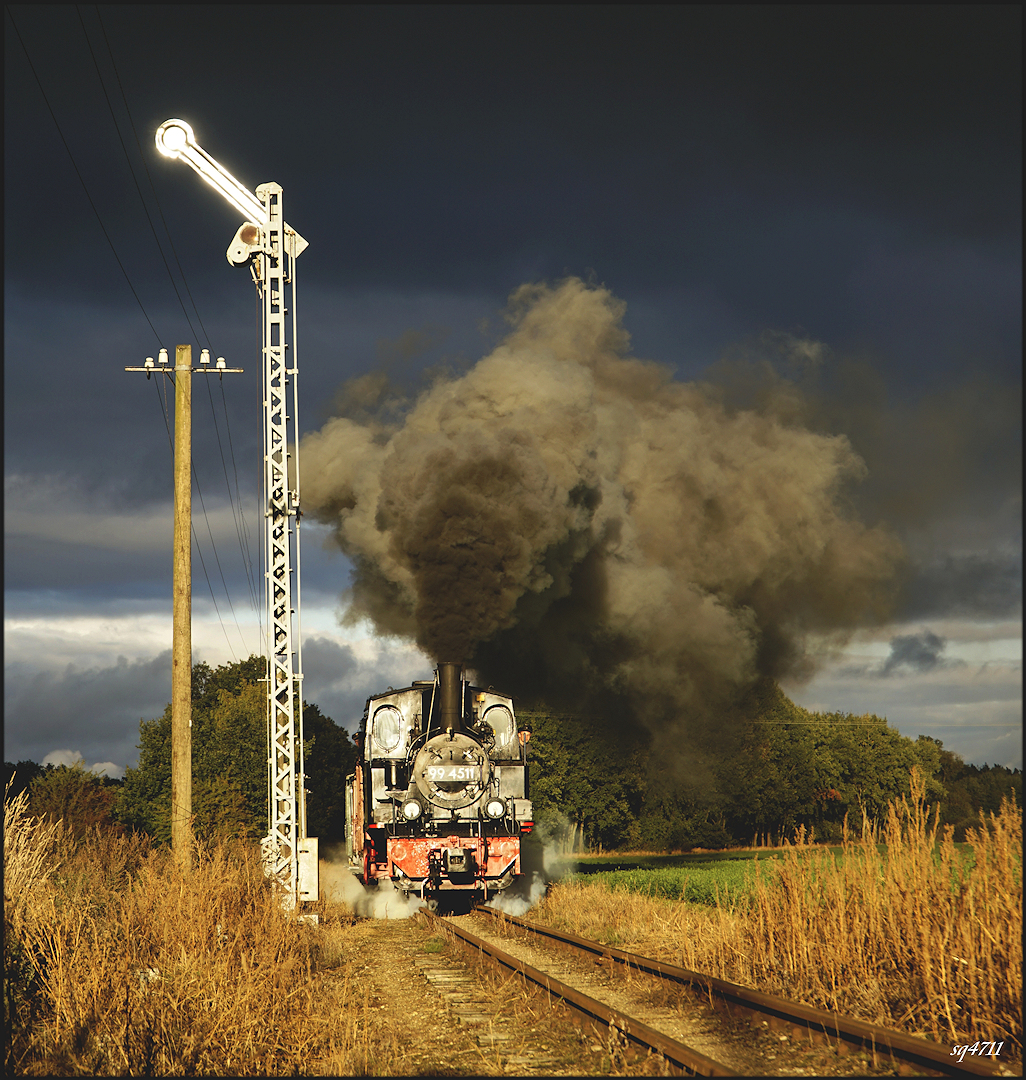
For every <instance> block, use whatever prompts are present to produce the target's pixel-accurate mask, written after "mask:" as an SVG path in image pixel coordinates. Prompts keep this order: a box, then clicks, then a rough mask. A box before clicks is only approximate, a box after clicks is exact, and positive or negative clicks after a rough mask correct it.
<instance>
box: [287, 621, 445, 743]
mask: <svg viewBox="0 0 1026 1080" xmlns="http://www.w3.org/2000/svg"><path fill="white" fill-rule="evenodd" d="M412 664H413V668H414V672H413V674H410V673H409V669H410V667H411V657H409V656H406V657H403V658H402V660H401V661H400V659H399V658H398V657H397V656H396V654H395V653H394V651H393V650H391V649H390V648H388V647H387V646H386V647H385V648H383V649H381V650H380V651H379V652H378V654H377V655H376V656H375V657H374V658H373V659H364V660H360V659H358V658H357V656H356V654H355V653H354V651H353V650H352V649H351V648H350V647H349V646H348V645H339V644H338V643H337V642H335V641H332V640H331V639H330V638H326V637H321V636H313V637H308V638H307V639H306V640H305V641H304V643H303V697H304V699H305V700H306V701H310V702H316V704H317V705H318V707H319V708H320V710H321V712H322V713H323V714H324V715H325V716H330V717H331V718H332V719H333V720H334V721H335V723H336V724H338V725H339V726H340V727H344V728H346V729H347V730H349V731H350V732H355V731H356V730H357V729H358V727H359V723H360V718H361V717H362V716H363V708H364V705H365V704H366V702H367V698H368V697H369V696H370V694H371V693H380V692H381V691H383V690H384V689H385V688H386V687H387V686H400V685H405V684H406V680H407V679H410V678H430V677H431V663H430V661H428V660H426V659H425V660H424V661H423V663H422V664H421V663H418V660H417V658H416V657H413V658H412Z"/></svg>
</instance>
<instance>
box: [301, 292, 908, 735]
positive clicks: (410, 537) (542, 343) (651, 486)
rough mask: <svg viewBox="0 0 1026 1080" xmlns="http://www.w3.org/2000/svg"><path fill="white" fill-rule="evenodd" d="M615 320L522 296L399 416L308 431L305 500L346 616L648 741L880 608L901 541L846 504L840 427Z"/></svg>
mask: <svg viewBox="0 0 1026 1080" xmlns="http://www.w3.org/2000/svg"><path fill="white" fill-rule="evenodd" d="M623 314H624V304H623V303H622V302H620V301H619V300H617V299H616V298H615V297H613V296H612V295H611V294H610V293H609V292H608V291H607V290H605V289H604V288H593V287H589V286H586V285H585V284H584V283H582V282H581V281H579V280H577V279H570V280H568V281H565V282H564V283H562V284H560V285H559V286H558V287H555V288H549V287H546V286H523V287H522V288H520V289H519V290H517V292H515V293H514V294H513V296H512V298H511V304H510V311H509V316H508V317H509V319H510V323H511V331H510V333H509V335H508V336H507V337H506V338H505V340H503V341H502V342H501V344H499V345H498V347H497V348H495V349H494V351H493V352H492V353H491V354H490V355H488V356H486V357H485V358H484V359H482V360H481V361H480V362H479V363H478V364H477V365H476V366H474V367H473V368H472V369H471V370H470V371H468V372H467V373H466V374H464V375H462V376H460V377H450V378H441V379H439V380H438V381H436V382H435V384H434V385H433V386H432V387H431V388H430V389H428V390H427V391H425V392H424V393H423V394H422V395H421V396H420V397H419V398H418V399H417V400H416V401H415V402H414V403H412V404H411V405H409V406H408V407H407V409H406V411H405V413H403V414H402V415H401V417H400V418H399V419H396V415H397V413H396V409H395V397H394V393H393V391H392V390H391V389H390V388H388V387H387V385H385V383H384V382H383V381H375V380H373V379H367V378H365V379H364V380H361V381H359V382H358V384H357V385H356V386H354V387H353V388H352V390H351V392H350V393H349V394H348V397H346V395H343V396H342V398H340V399H339V400H351V401H352V404H353V408H352V409H350V410H349V415H347V416H338V417H335V418H333V419H331V420H329V421H328V422H327V423H326V424H325V425H324V427H323V428H322V429H321V430H320V431H318V432H316V433H313V434H311V435H309V436H307V437H306V439H304V441H303V446H302V469H303V496H304V503H305V505H306V506H307V508H308V509H309V508H312V509H313V511H314V512H315V513H316V514H317V516H318V517H319V518H320V519H321V520H323V521H326V522H330V523H331V525H332V526H333V528H334V534H335V537H336V539H337V542H338V544H339V546H340V547H341V549H342V550H343V552H345V553H346V554H347V555H348V556H349V557H350V559H351V560H352V561H353V564H354V567H355V570H354V579H353V583H352V589H351V593H350V598H351V607H350V614H351V617H353V618H359V617H362V616H368V617H369V618H370V619H371V620H372V621H373V622H374V623H375V624H376V625H377V627H378V628H379V629H380V630H381V631H383V632H387V633H393V634H403V635H407V636H411V637H414V638H415V639H416V641H417V642H418V644H419V645H420V646H421V647H422V648H423V649H424V650H425V652H426V653H427V654H428V655H429V656H431V657H434V658H436V659H440V660H454V661H464V662H465V663H467V664H468V665H469V666H471V667H472V668H475V669H476V670H477V671H478V672H479V673H481V674H482V675H483V676H484V677H486V678H488V679H490V680H491V681H494V682H495V683H496V685H499V682H500V679H502V680H503V683H502V685H504V686H507V687H510V688H511V689H512V690H513V692H514V693H520V694H524V695H531V694H539V695H544V694H551V693H552V692H553V691H554V689H555V688H557V687H562V688H564V689H566V688H570V687H576V688H580V687H584V686H587V687H590V688H591V689H592V690H596V689H597V690H600V691H601V692H602V693H603V694H604V695H606V696H607V700H608V699H609V698H608V696H609V695H613V696H614V697H615V698H616V699H617V700H619V701H621V702H624V703H626V704H627V705H628V706H629V707H630V709H631V710H632V711H633V712H634V714H635V715H636V716H638V717H639V718H640V719H641V720H643V721H646V723H647V726H648V727H649V728H650V729H651V730H656V729H659V728H662V727H664V726H665V725H666V724H667V723H674V724H676V723H679V722H680V718H681V717H683V716H685V715H686V714H688V713H689V712H691V713H694V712H696V711H701V709H702V708H703V707H708V705H709V704H710V703H712V702H716V701H725V700H727V699H728V698H730V696H731V695H733V694H736V693H737V692H738V691H740V690H743V689H745V688H746V687H749V686H751V685H752V684H753V682H754V680H755V679H757V678H758V677H759V676H761V675H762V676H764V675H769V676H773V677H778V676H783V675H785V674H789V675H795V674H801V673H802V672H807V671H808V669H809V660H808V657H807V654H806V650H805V644H804V642H805V635H806V633H808V632H816V633H819V634H823V633H830V632H835V631H843V630H847V629H851V628H853V627H855V626H856V625H858V624H860V623H862V622H864V621H867V620H872V619H874V618H879V617H882V616H883V615H885V614H886V609H887V606H888V604H889V602H890V597H891V582H892V578H893V573H894V569H895V566H896V564H897V563H898V562H899V561H900V558H901V547H900V544H899V543H898V542H897V541H896V540H895V539H894V537H893V536H892V535H891V534H890V533H889V532H888V531H886V530H885V529H884V528H883V527H882V526H881V527H874V528H867V527H866V526H865V525H863V524H862V523H861V522H860V521H859V520H857V518H856V517H855V515H854V514H853V513H852V512H851V511H850V506H849V503H848V502H847V501H846V495H845V491H846V487H847V486H848V485H850V484H851V482H853V481H858V480H859V479H860V478H861V477H862V475H863V473H864V471H865V467H864V465H863V463H862V461H861V459H860V458H859V457H858V456H857V455H856V454H855V453H854V451H853V450H852V447H851V445H850V443H849V442H848V440H847V438H846V437H845V436H843V435H831V434H824V433H822V432H816V431H812V430H810V429H809V428H808V427H806V426H804V425H803V423H802V422H801V420H800V417H798V416H797V415H788V413H787V411H786V410H781V409H780V408H779V407H775V408H773V409H760V407H759V405H758V403H755V404H754V405H752V407H749V408H741V409H738V408H727V407H726V406H725V404H724V403H723V402H722V400H719V399H718V398H717V396H716V395H715V393H714V392H713V391H712V390H711V388H710V387H707V386H702V385H699V384H685V383H681V382H677V381H674V379H673V378H672V374H671V371H670V370H669V369H668V368H667V367H665V366H663V365H660V364H656V363H652V362H648V361H643V360H639V359H637V358H635V357H632V356H631V355H630V354H629V338H628V334H627V332H626V331H625V330H624V329H623V326H622V317H623ZM375 401H378V402H380V403H381V406H382V408H381V410H380V411H379V412H375V410H374V403H375ZM507 680H512V681H507Z"/></svg>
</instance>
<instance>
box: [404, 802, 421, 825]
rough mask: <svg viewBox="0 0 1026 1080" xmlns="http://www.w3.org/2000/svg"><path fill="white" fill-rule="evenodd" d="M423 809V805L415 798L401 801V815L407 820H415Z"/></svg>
mask: <svg viewBox="0 0 1026 1080" xmlns="http://www.w3.org/2000/svg"><path fill="white" fill-rule="evenodd" d="M423 811H424V807H422V806H421V805H420V803H419V802H417V800H416V799H409V800H407V801H406V802H404V803H403V817H404V818H406V820H407V821H416V820H417V818H419V817H420V815H421V814H422V813H423Z"/></svg>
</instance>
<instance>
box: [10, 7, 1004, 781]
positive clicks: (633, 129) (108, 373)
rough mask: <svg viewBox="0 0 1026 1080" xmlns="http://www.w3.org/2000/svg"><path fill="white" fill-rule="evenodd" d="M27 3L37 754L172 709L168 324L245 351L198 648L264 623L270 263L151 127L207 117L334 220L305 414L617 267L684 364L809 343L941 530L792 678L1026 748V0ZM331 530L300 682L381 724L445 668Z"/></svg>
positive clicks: (303, 262)
mask: <svg viewBox="0 0 1026 1080" xmlns="http://www.w3.org/2000/svg"><path fill="white" fill-rule="evenodd" d="M5 31H6V32H5V180H4V183H5V323H4V331H5V340H4V345H5V360H6V362H5V371H4V380H5V381H4V387H5V397H4V450H5V458H4V484H5V503H4V507H5V609H4V620H5V621H4V626H5V637H4V646H5V659H4V670H5V688H4V704H5V725H4V742H5V745H4V756H5V759H6V760H10V761H17V760H23V759H30V760H34V761H52V762H55V763H61V762H66V763H70V762H71V761H73V760H77V759H78V758H81V759H82V760H84V761H85V763H86V764H87V765H88V766H94V767H96V768H98V769H99V770H100V771H105V772H106V773H107V774H108V775H112V776H119V775H123V772H124V769H125V767H126V766H132V765H134V764H135V763H136V762H137V757H138V751H137V743H138V737H139V734H138V733H139V722H140V720H147V719H151V718H153V717H155V716H159V715H160V714H161V712H162V711H163V708H164V706H165V704H166V703H167V702H168V701H169V700H170V680H171V675H170V670H171V665H170V649H171V535H172V501H171V499H172V460H171V450H170V445H169V434H168V430H167V427H166V417H172V409H171V406H172V405H173V401H172V400H171V396H170V388H165V387H162V386H161V385H160V382H161V381H160V380H159V379H154V380H152V381H150V382H147V381H146V380H145V378H144V377H143V376H142V375H141V374H137V373H126V372H125V370H124V368H125V367H126V366H129V365H138V364H141V363H142V361H143V359H144V358H145V357H146V356H147V355H155V354H156V350H157V349H159V348H160V347H162V346H163V347H166V348H168V349H169V350H170V351H171V354H172V355H173V354H174V347H175V345H176V344H180V343H191V344H192V345H193V348H194V350H198V349H199V348H203V347H209V348H210V349H211V351H212V353H213V354H214V356H219V355H223V356H225V358H226V359H227V361H228V363H229V366H236V367H242V368H244V369H245V372H244V374H242V375H232V376H226V377H225V378H224V379H223V381H221V382H215V381H214V380H213V379H210V380H208V382H209V387H204V386H197V387H196V389H195V404H194V420H193V438H194V447H193V460H194V465H195V470H196V478H197V484H198V486H197V487H195V488H194V493H193V505H194V513H195V515H196V518H195V532H196V542H195V545H194V556H193V562H194V568H193V572H194V601H193V603H194V606H193V617H194V628H193V647H194V659H195V660H197V661H198V660H205V661H207V662H208V663H210V664H212V665H216V664H220V663H225V662H228V661H232V660H235V659H240V658H242V657H245V656H248V655H249V654H250V653H252V652H257V653H260V652H261V651H262V640H261V636H260V629H259V627H260V623H261V613H260V612H258V610H257V608H256V606H255V601H254V585H253V583H254V582H259V580H260V572H261V570H260V566H259V558H260V554H259V552H260V545H259V530H260V527H261V519H260V518H259V517H258V507H257V504H258V493H259V476H260V468H261V449H260V430H261V429H260V423H261V419H260V415H261V404H260V377H259V370H258V361H259V353H258V349H259V331H258V326H257V322H256V307H255V298H254V290H253V285H252V282H251V281H250V279H249V275H248V272H247V271H246V270H244V269H236V268H233V267H231V266H229V265H228V262H227V260H226V258H225V250H226V248H227V246H228V244H229V242H230V241H231V239H232V237H233V236H234V233H235V230H236V229H237V228H238V226H239V224H240V221H239V218H238V214H237V212H236V211H235V210H233V209H232V208H231V207H230V206H229V205H228V204H227V203H225V202H223V201H222V200H221V199H220V198H219V196H218V195H217V194H216V193H215V192H213V191H212V190H211V189H210V188H208V187H207V186H206V185H204V184H203V183H202V182H201V181H200V180H199V178H198V177H196V176H195V174H193V173H192V171H191V170H189V169H188V168H187V167H185V166H184V165H183V164H181V163H179V162H174V161H169V160H167V159H164V158H162V157H160V156H159V155H158V154H157V152H156V150H155V148H154V143H153V135H154V132H155V130H156V128H157V127H158V125H159V124H160V123H161V122H162V121H164V120H166V119H168V118H170V117H180V118H182V119H185V120H187V121H188V122H189V123H190V124H191V125H192V126H193V128H194V130H195V133H196V138H197V140H198V141H199V143H200V144H201V145H202V146H203V147H204V149H205V150H206V151H207V152H208V153H210V154H211V155H212V156H213V157H214V158H215V159H217V160H218V161H219V162H221V163H222V164H223V165H224V166H225V167H226V168H227V169H229V170H230V171H231V172H232V173H233V174H234V175H235V176H236V177H237V178H238V179H239V180H240V182H242V183H243V184H244V185H245V186H247V187H249V188H255V187H256V186H257V185H258V184H260V183H264V182H268V181H274V182H277V183H279V184H281V185H282V188H283V200H284V207H285V216H286V219H287V220H288V221H289V222H290V223H291V224H293V225H294V226H295V227H296V228H297V229H298V230H299V231H300V232H301V233H302V235H303V236H304V237H305V238H306V239H307V240H308V241H309V244H310V247H309V249H308V250H307V251H305V252H304V253H303V255H302V257H301V259H300V260H299V261H298V265H297V270H298V300H297V310H298V322H299V330H298V343H297V357H298V362H299V368H300V372H301V375H300V382H299V418H298V426H299V429H300V431H301V432H302V433H309V432H314V431H317V430H318V429H320V428H321V427H322V426H323V425H324V424H325V423H326V421H328V419H329V418H330V417H331V416H332V415H333V410H334V411H337V402H338V391H339V388H340V387H341V386H342V384H344V383H345V382H346V381H347V380H349V379H353V378H356V377H359V376H361V375H366V374H368V373H379V372H386V373H387V374H388V375H389V377H390V378H391V379H392V380H393V381H394V382H396V383H397V384H400V385H403V386H405V387H406V388H407V389H408V391H409V392H410V393H411V394H415V393H416V392H417V389H418V387H422V386H425V385H427V384H428V383H427V381H426V380H430V377H431V373H432V372H437V371H438V370H441V369H446V370H450V371H454V372H457V373H459V372H465V371H467V370H469V369H470V368H471V367H472V366H473V365H474V364H475V363H476V362H477V361H478V360H479V359H480V358H481V357H483V356H485V355H486V354H488V353H489V352H491V350H492V349H493V348H494V347H495V344H496V341H497V340H498V338H499V337H500V336H501V328H502V326H503V321H502V312H503V310H504V309H505V306H506V303H507V299H508V297H509V296H510V294H511V293H512V292H513V291H514V290H516V289H517V288H518V287H520V286H522V285H524V284H530V283H539V282H548V283H550V284H552V283H558V282H559V281H562V280H564V279H566V278H568V277H578V278H581V279H582V280H584V281H585V282H588V283H591V284H592V285H595V286H599V285H601V286H603V287H605V288H606V289H608V290H609V292H610V293H611V294H612V295H613V296H615V297H616V298H617V299H618V300H620V301H622V302H623V303H624V304H625V305H626V308H625V314H624V316H623V325H624V327H625V328H626V329H627V331H628V332H629V334H630V337H631V347H632V350H633V354H634V355H636V356H637V357H640V358H643V359H647V360H654V361H658V362H660V363H663V364H667V365H670V366H671V367H672V368H673V371H674V378H675V379H677V380H679V381H681V382H690V381H694V380H710V379H711V380H713V381H714V382H715V381H716V380H717V379H718V380H720V384H721V385H722V384H723V380H724V379H729V372H730V371H731V370H735V371H736V370H737V365H738V364H739V363H741V364H743V363H745V362H748V363H749V365H750V364H751V363H752V362H756V361H759V360H761V359H766V358H767V357H769V358H770V359H773V357H774V355H778V354H779V349H777V350H776V353H774V349H775V347H776V345H779V343H780V342H781V341H787V342H792V343H793V342H800V343H804V345H803V348H804V350H805V354H806V355H810V356H811V355H814V356H815V357H817V358H818V359H817V365H818V366H817V370H816V373H815V377H816V379H818V382H817V383H816V385H815V386H805V387H804V389H805V391H806V392H808V394H809V395H810V396H811V397H810V399H811V398H814V399H815V402H816V409H817V415H818V416H819V417H820V422H821V423H822V424H825V425H826V428H824V430H830V431H832V432H834V433H843V434H845V435H846V436H847V437H848V438H849V439H850V441H851V444H852V446H853V448H854V450H855V451H856V452H857V453H858V454H859V455H860V457H861V458H862V459H863V461H864V462H865V476H864V479H863V481H862V483H861V485H860V486H859V488H858V490H857V491H854V492H853V493H852V495H851V498H852V505H853V507H854V509H855V511H856V512H857V513H859V514H860V515H862V517H863V518H864V519H865V520H866V522H867V524H869V525H871V526H872V525H877V524H880V523H883V524H884V525H885V526H886V527H887V528H888V529H890V530H891V531H892V532H893V533H894V534H895V535H896V536H897V537H898V538H899V539H900V540H901V543H902V544H903V545H904V549H905V551H906V552H907V555H908V559H907V565H906V566H905V569H904V571H903V578H902V581H901V583H900V589H899V590H898V594H897V597H898V598H897V601H896V603H895V605H894V607H893V610H891V611H890V613H889V614H888V616H887V617H886V619H885V621H883V622H881V623H878V624H876V625H873V626H866V627H864V628H861V629H858V630H856V631H855V632H854V633H853V634H852V635H850V636H849V637H848V638H847V640H845V641H844V642H843V643H842V644H840V645H838V644H837V643H836V642H834V643H833V648H832V650H831V649H828V648H826V646H825V645H824V647H823V649H822V650H821V651H820V653H819V660H818V664H817V666H816V668H815V670H814V671H813V672H812V673H811V675H810V676H809V677H806V678H804V679H803V680H800V681H799V680H793V681H792V682H789V683H785V686H784V688H785V690H786V691H787V692H788V693H789V694H790V695H791V696H792V697H793V699H794V700H795V701H797V702H799V703H800V704H802V705H805V706H806V707H808V708H812V709H816V710H822V711H841V712H851V713H856V714H862V713H867V712H873V713H876V714H877V715H880V716H886V717H887V719H888V721H889V722H890V723H891V725H892V726H894V727H896V728H897V729H898V730H899V731H901V732H902V733H903V734H905V735H908V736H910V737H912V738H915V737H916V736H918V735H920V734H925V735H930V736H933V737H935V738H939V739H942V740H943V742H944V745H945V746H946V747H948V748H949V749H952V750H954V751H956V752H957V753H959V754H961V755H962V756H963V757H964V758H965V759H966V760H967V761H971V762H975V763H977V764H983V763H999V764H1003V765H1007V766H1009V767H1017V768H1021V766H1022V689H1021V684H1022V626H1021V620H1022V529H1021V514H1022V506H1021V469H1020V461H1021V350H1022V307H1021V296H1022V249H1021V225H1022V222H1021V191H1022V171H1021V96H1022V95H1021V9H1020V8H1018V7H1016V6H1004V7H988V6H972V7H968V6H962V7H958V6H956V7H947V6H946V7H918V6H916V7H897V6H886V7H878V6H866V7H820V8H816V7H806V6H801V7H773V6H758V7H746V6H733V5H732V6H654V7H645V6H639V5H633V6H631V7H618V6H613V7H606V6H603V7H580V6H576V5H575V6H572V7H563V6H546V7H522V6H499V7H464V6H459V7H426V6H419V5H418V6H414V7H405V6H391V7H386V6H374V7H348V6H314V5H310V6H307V5H291V6H287V7H281V6H278V7H264V6H259V5H258V6H250V5H245V6H232V5H218V6H206V5H204V6H194V5H181V6H178V5H176V6H160V5H152V6H148V5H132V6H100V7H95V6H86V5H83V6H79V7H76V6H70V5H19V4H14V5H11V6H10V7H9V8H8V9H5ZM731 364H733V365H735V366H734V368H731V366H730V365H731ZM76 368H77V369H78V373H77V374H76V373H75V369H76ZM748 370H749V371H751V370H752V369H751V367H749V369H748ZM791 375H792V376H794V373H793V372H791ZM794 377H797V376H794ZM164 389H168V390H169V397H168V400H167V401H166V402H165V401H164V399H163V397H162V393H163V390H164ZM165 410H166V411H165ZM301 535H302V610H301V620H302V623H301V628H302V637H303V642H304V645H303V650H304V652H303V662H304V675H305V682H304V695H305V697H306V698H307V700H309V701H313V702H316V703H317V704H318V705H319V706H320V707H321V709H322V711H323V712H324V713H326V714H327V715H329V716H332V717H333V718H334V719H335V720H336V721H337V722H339V723H340V724H342V725H344V726H346V727H348V728H349V729H350V730H354V729H355V727H356V725H357V723H358V721H359V718H360V716H361V713H362V708H363V702H364V700H365V699H366V698H367V697H368V696H369V695H370V694H371V693H377V692H380V691H381V690H382V689H384V688H385V687H386V686H389V685H394V686H399V685H405V684H407V683H408V681H409V680H411V679H413V678H422V677H429V676H430V672H431V668H432V666H433V663H432V660H431V659H430V658H429V657H427V656H426V655H424V654H423V653H421V652H420V651H419V650H418V649H417V648H416V646H415V645H413V644H412V643H411V642H410V641H409V640H405V639H403V638H401V637H396V636H382V635H381V634H380V633H378V632H376V631H375V629H374V627H372V626H371V625H370V624H369V623H367V622H361V623H357V624H355V625H344V624H343V622H342V619H341V616H342V614H343V613H344V610H345V607H346V603H347V601H346V598H345V590H346V589H347V587H348V585H349V581H350V575H349V570H350V566H349V563H348V562H347V560H346V558H345V557H344V556H343V555H342V554H341V552H340V551H339V550H338V549H337V547H333V545H332V544H331V542H330V531H329V529H328V528H327V527H326V526H325V525H323V524H320V523H318V522H317V521H315V520H306V521H304V523H303V526H302V533H301ZM257 595H259V592H257Z"/></svg>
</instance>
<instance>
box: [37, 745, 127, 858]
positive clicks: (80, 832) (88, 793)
mask: <svg viewBox="0 0 1026 1080" xmlns="http://www.w3.org/2000/svg"><path fill="white" fill-rule="evenodd" d="M28 793H29V804H28V809H29V813H30V814H32V815H34V816H35V817H40V818H45V819H46V820H48V821H63V822H64V823H65V825H67V826H68V828H69V829H70V830H71V834H72V836H73V837H74V838H75V839H76V840H80V839H81V838H82V837H83V836H85V835H86V833H88V832H90V831H91V830H92V829H94V828H95V827H96V826H101V827H105V826H110V825H112V824H113V819H112V811H113V808H114V802H115V799H116V797H117V790H116V787H115V786H114V785H112V784H108V783H105V782H104V778H103V777H102V776H98V775H97V774H96V773H93V772H89V771H88V770H87V769H86V768H85V767H84V766H83V765H82V764H81V763H79V764H76V765H73V766H71V767H70V768H69V767H68V766H67V765H59V766H57V767H56V768H53V767H49V768H46V769H44V770H43V772H42V773H41V774H40V775H39V776H37V777H36V778H35V779H34V780H33V781H32V782H31V784H30V785H29V788H28Z"/></svg>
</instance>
